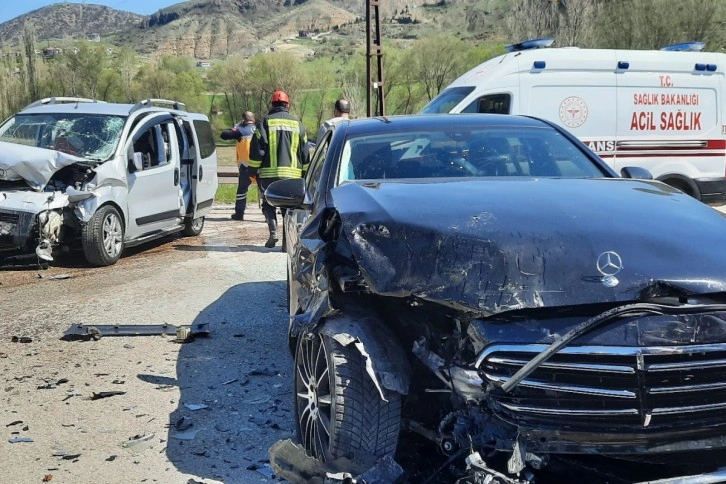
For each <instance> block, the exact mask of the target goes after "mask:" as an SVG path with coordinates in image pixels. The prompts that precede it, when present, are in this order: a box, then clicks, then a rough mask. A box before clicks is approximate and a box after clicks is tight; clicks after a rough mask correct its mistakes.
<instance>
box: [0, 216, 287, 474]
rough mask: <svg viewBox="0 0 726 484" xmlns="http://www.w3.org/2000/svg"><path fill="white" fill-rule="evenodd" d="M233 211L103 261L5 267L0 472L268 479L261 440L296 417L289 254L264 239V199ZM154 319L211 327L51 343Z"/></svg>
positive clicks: (0, 284) (0, 300) (1, 276)
mask: <svg viewBox="0 0 726 484" xmlns="http://www.w3.org/2000/svg"><path fill="white" fill-rule="evenodd" d="M231 212H232V209H231V207H225V206H222V207H216V208H215V211H214V213H213V214H212V215H211V216H210V217H209V218H208V219H207V223H206V227H205V229H204V232H203V234H202V236H201V237H199V238H196V239H190V238H181V237H178V238H173V239H165V240H163V241H161V242H159V243H157V244H156V245H152V246H144V247H140V248H138V249H135V250H134V251H133V252H130V253H127V254H126V255H125V257H124V258H123V259H122V260H121V261H120V262H119V263H118V264H117V265H115V266H113V267H109V268H97V269H89V268H86V267H83V262H82V260H77V259H74V258H73V257H68V258H65V259H64V260H63V261H60V260H59V261H58V263H57V264H56V265H55V266H54V267H52V268H51V269H49V270H46V271H41V270H36V269H30V270H12V271H7V270H5V271H0V308H2V316H1V317H0V327H1V328H2V336H0V383H1V384H0V430H1V431H2V432H3V433H2V439H0V462H2V470H1V471H0V482H53V483H98V482H164V483H174V482H179V483H186V482H190V483H191V482H215V481H222V482H229V483H237V482H239V483H246V482H265V481H267V480H269V479H267V478H266V477H265V474H267V473H268V468H267V467H266V460H267V450H268V448H269V447H270V445H272V444H273V443H274V442H275V441H277V440H279V439H282V438H287V437H289V436H291V434H292V426H293V419H292V415H291V411H292V410H291V408H292V401H293V397H292V389H291V382H292V378H290V374H289V373H290V371H291V359H290V356H289V354H288V351H287V344H286V331H287V317H286V314H287V310H286V308H285V281H284V278H285V259H284V254H282V253H281V252H280V249H279V247H278V248H277V249H276V250H271V249H266V248H264V247H263V243H264V240H265V239H266V226H265V224H264V222H263V220H262V215H261V213H260V212H259V210H257V209H256V208H254V207H251V209H250V210H249V213H248V219H249V220H247V221H245V222H241V223H240V222H234V221H231V220H229V215H230V214H231ZM163 323H167V324H174V325H184V324H193V323H209V329H210V330H211V335H210V336H209V337H207V338H197V339H195V340H194V341H193V342H191V343H186V344H179V343H176V342H174V338H173V337H164V336H135V337H113V336H107V337H104V338H102V339H100V340H99V341H63V340H61V337H62V336H63V333H64V331H65V330H66V329H68V328H69V327H70V326H71V325H73V324H92V325H100V324H120V325H127V324H129V325H131V324H134V325H139V324H163ZM13 337H17V338H19V341H18V342H13V341H12V338H13ZM26 338H27V340H30V342H28V343H23V342H21V341H26ZM44 479H45V481H43V480H44Z"/></svg>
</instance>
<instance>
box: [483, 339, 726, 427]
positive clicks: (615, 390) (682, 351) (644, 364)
mask: <svg viewBox="0 0 726 484" xmlns="http://www.w3.org/2000/svg"><path fill="white" fill-rule="evenodd" d="M546 348H547V346H546V345H495V346H491V347H488V348H487V349H486V350H485V351H484V352H483V353H482V354H481V355H480V357H479V358H478V360H477V368H478V371H479V375H480V376H481V378H482V379H483V380H484V381H485V382H488V383H490V384H492V385H493V386H495V387H498V386H501V384H502V383H504V382H506V381H507V380H508V379H509V378H511V377H512V375H514V374H515V373H516V372H517V370H519V369H520V368H522V366H524V365H525V364H526V363H527V362H529V361H530V360H531V359H532V358H534V357H535V356H536V355H537V354H539V353H540V352H542V351H544V350H545V349H546ZM491 395H492V399H493V401H494V403H495V407H496V408H498V409H499V410H500V411H502V412H504V413H506V414H508V415H509V416H510V417H512V418H514V419H515V420H520V421H533V420H534V421H541V422H542V423H558V424H563V423H566V424H568V425H570V426H573V428H576V427H578V426H582V427H583V428H584V427H587V428H592V427H593V426H597V425H603V426H612V425H614V424H615V425H628V426H634V427H639V428H641V429H642V428H643V427H648V426H658V425H675V426H681V427H683V426H694V427H696V426H700V425H702V424H704V423H707V422H708V421H711V420H713V421H723V411H724V410H726V344H712V345H690V346H663V347H642V348H638V347H614V346H580V347H567V348H563V349H561V350H560V351H559V352H557V353H556V354H555V355H553V356H552V358H550V359H549V360H547V361H546V362H545V363H544V364H542V365H541V366H540V367H539V368H537V369H536V370H535V371H534V372H533V373H531V374H530V375H529V376H528V377H527V378H525V379H524V380H522V381H521V382H520V383H519V385H517V386H516V387H515V388H514V390H513V391H512V392H510V393H504V392H493V393H492V394H491Z"/></svg>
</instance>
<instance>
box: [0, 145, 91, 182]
mask: <svg viewBox="0 0 726 484" xmlns="http://www.w3.org/2000/svg"><path fill="white" fill-rule="evenodd" d="M79 161H83V158H79V157H77V156H73V155H69V154H66V153H62V152H60V151H55V150H48V149H45V148H36V147H34V146H25V145H18V144H15V143H8V142H5V141H0V180H8V181H17V180H25V181H26V182H28V185H30V187H31V188H33V189H34V190H38V191H40V190H43V188H45V185H46V184H47V183H48V181H49V180H50V179H51V177H52V176H53V174H54V173H55V172H57V171H58V170H60V169H61V168H63V167H64V166H68V165H72V164H73V163H78V162H79Z"/></svg>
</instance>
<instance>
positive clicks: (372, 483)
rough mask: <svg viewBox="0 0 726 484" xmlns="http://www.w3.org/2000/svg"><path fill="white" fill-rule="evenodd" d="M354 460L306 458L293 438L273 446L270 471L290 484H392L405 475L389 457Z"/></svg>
mask: <svg viewBox="0 0 726 484" xmlns="http://www.w3.org/2000/svg"><path fill="white" fill-rule="evenodd" d="M354 457H355V459H352V460H351V459H347V458H345V457H340V458H337V459H334V460H331V461H326V462H320V461H319V460H317V459H314V458H312V457H309V456H308V455H306V454H305V450H304V449H303V448H302V447H301V446H300V445H299V444H295V443H294V442H293V441H292V440H290V439H285V440H280V441H278V442H276V443H275V444H273V446H272V447H270V466H271V468H272V469H273V471H274V472H275V474H276V475H277V476H278V477H279V478H281V479H284V480H287V481H289V482H290V483H291V484H305V483H311V484H323V483H324V482H326V483H327V482H336V481H343V482H350V483H355V482H366V483H367V484H389V483H391V482H394V481H395V480H396V479H397V478H398V477H399V476H400V475H401V474H403V470H402V469H401V467H400V466H399V465H398V464H397V463H396V462H395V461H394V460H393V459H391V458H390V457H383V458H381V459H376V458H375V457H374V456H372V455H368V454H363V455H356V456H354ZM248 469H249V468H248ZM354 476H358V477H354ZM364 476H365V477H364ZM364 479H365V480H364ZM331 480H332V481H331Z"/></svg>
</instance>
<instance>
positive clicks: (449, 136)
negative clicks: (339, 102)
mask: <svg viewBox="0 0 726 484" xmlns="http://www.w3.org/2000/svg"><path fill="white" fill-rule="evenodd" d="M604 175H605V173H604V171H603V170H602V169H601V168H600V167H599V166H598V165H597V164H596V163H595V162H594V161H593V160H592V159H590V158H589V157H588V156H587V155H586V154H585V152H584V151H583V150H582V149H581V148H580V147H579V146H577V145H576V144H575V143H574V142H572V141H571V140H570V139H569V138H567V137H565V136H563V135H562V134H561V133H560V132H559V131H557V130H555V129H554V128H549V127H544V128H522V127H516V128H515V127H511V128H509V127H502V128H482V129H471V130H467V129H459V130H442V129H441V128H436V129H435V130H434V129H432V130H430V131H411V132H401V131H397V132H389V133H384V134H377V135H368V136H359V137H351V138H350V139H348V140H346V143H345V146H344V149H343V153H342V155H341V159H340V169H339V175H338V182H339V183H342V182H345V181H348V180H368V179H384V178H452V177H501V176H537V177H600V176H604Z"/></svg>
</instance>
